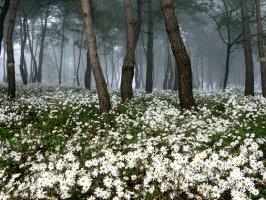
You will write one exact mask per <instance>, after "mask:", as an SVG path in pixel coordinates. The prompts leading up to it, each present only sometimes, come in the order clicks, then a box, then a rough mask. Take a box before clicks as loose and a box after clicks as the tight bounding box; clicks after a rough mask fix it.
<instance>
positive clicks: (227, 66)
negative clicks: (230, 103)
mask: <svg viewBox="0 0 266 200" xmlns="http://www.w3.org/2000/svg"><path fill="white" fill-rule="evenodd" d="M231 47H232V46H231V45H227V50H226V61H225V75H224V81H223V90H225V89H226V87H227V81H228V76H229V66H230V63H229V62H230V55H231Z"/></svg>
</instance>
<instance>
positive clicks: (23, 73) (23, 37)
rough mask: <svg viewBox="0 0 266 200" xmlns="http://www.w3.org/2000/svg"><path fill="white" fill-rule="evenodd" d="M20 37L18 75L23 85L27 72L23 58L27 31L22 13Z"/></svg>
mask: <svg viewBox="0 0 266 200" xmlns="http://www.w3.org/2000/svg"><path fill="white" fill-rule="evenodd" d="M20 26H21V28H20V39H21V44H20V46H21V48H20V64H19V69H20V75H21V78H22V82H23V85H27V84H28V77H27V76H28V72H27V63H26V59H25V52H24V51H25V44H26V41H27V31H26V17H25V16H24V14H23V17H22V18H21V17H20Z"/></svg>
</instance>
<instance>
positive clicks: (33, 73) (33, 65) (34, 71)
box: [26, 22, 37, 83]
mask: <svg viewBox="0 0 266 200" xmlns="http://www.w3.org/2000/svg"><path fill="white" fill-rule="evenodd" d="M26 30H27V37H28V40H29V47H30V54H31V75H30V80H31V81H32V82H33V83H35V82H36V81H37V61H36V58H35V55H34V51H33V37H32V39H31V37H30V30H29V24H28V23H27V22H26ZM32 32H33V34H34V30H32Z"/></svg>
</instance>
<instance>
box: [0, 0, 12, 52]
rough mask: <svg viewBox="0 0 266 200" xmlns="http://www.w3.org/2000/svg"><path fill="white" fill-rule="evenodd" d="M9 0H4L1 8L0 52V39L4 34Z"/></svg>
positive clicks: (0, 45)
mask: <svg viewBox="0 0 266 200" xmlns="http://www.w3.org/2000/svg"><path fill="white" fill-rule="evenodd" d="M9 5H10V0H5V3H4V6H3V8H1V14H0V54H1V49H2V39H3V36H4V21H5V17H6V14H7V11H8V9H9Z"/></svg>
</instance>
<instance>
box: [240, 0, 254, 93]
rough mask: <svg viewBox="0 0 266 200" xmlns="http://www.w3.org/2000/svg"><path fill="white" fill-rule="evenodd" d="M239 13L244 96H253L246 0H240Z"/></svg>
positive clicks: (251, 60) (252, 71) (252, 67)
mask: <svg viewBox="0 0 266 200" xmlns="http://www.w3.org/2000/svg"><path fill="white" fill-rule="evenodd" d="M240 3H241V14H242V22H243V36H244V41H243V43H244V53H245V63H246V81H245V96H249V95H251V96H254V66H253V58H252V48H251V41H250V36H251V34H250V19H249V14H248V3H247V0H241V1H240Z"/></svg>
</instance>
